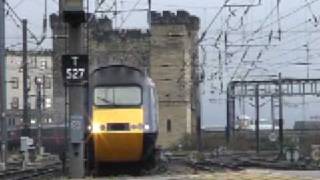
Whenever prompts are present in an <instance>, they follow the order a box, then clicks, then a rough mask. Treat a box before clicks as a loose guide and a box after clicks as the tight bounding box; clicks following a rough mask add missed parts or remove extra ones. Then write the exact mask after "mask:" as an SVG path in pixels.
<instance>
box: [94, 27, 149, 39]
mask: <svg viewBox="0 0 320 180" xmlns="http://www.w3.org/2000/svg"><path fill="white" fill-rule="evenodd" d="M93 36H94V37H95V39H97V41H101V40H110V41H117V40H143V39H145V38H149V37H150V32H149V31H144V30H141V29H125V30H122V29H121V30H120V29H116V30H109V31H100V32H97V31H95V32H93Z"/></svg>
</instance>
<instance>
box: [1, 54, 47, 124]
mask: <svg viewBox="0 0 320 180" xmlns="http://www.w3.org/2000/svg"><path fill="white" fill-rule="evenodd" d="M51 54H52V52H51V51H42V52H29V53H28V73H29V78H28V88H29V92H28V94H29V98H28V100H29V102H28V103H29V108H30V111H29V113H30V114H29V115H30V120H31V126H32V127H35V124H36V122H37V108H36V101H37V96H36V91H37V85H36V83H35V78H42V79H44V81H43V85H42V86H41V92H42V93H41V94H42V97H41V98H42V100H43V101H42V111H41V116H42V123H43V125H48V124H51V123H53V121H52V98H53V97H52V95H53V91H52V89H53V87H52V55H51ZM22 65H23V64H22V52H21V51H7V54H6V72H5V74H6V95H7V96H6V107H7V108H6V117H7V125H8V129H9V130H11V129H14V128H17V127H18V128H19V127H21V125H22V114H23V76H22V74H23V69H22Z"/></svg>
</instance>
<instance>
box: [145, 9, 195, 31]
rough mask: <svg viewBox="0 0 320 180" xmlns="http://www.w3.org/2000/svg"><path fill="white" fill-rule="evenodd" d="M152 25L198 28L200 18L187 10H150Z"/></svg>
mask: <svg viewBox="0 0 320 180" xmlns="http://www.w3.org/2000/svg"><path fill="white" fill-rule="evenodd" d="M151 23H152V25H186V26H187V27H188V28H189V29H190V30H199V28H200V19H199V18H198V17H196V16H193V15H190V14H189V13H188V12H187V11H183V10H180V11H177V12H176V13H173V12H171V11H163V12H162V13H159V12H156V11H152V12H151Z"/></svg>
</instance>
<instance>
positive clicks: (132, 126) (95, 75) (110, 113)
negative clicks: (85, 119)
mask: <svg viewBox="0 0 320 180" xmlns="http://www.w3.org/2000/svg"><path fill="white" fill-rule="evenodd" d="M89 78H90V79H89V82H90V83H89V97H90V98H89V103H88V104H89V117H90V120H89V121H90V123H89V126H88V127H89V132H88V147H89V148H88V151H87V152H88V153H87V154H88V160H89V164H90V169H99V167H100V166H103V165H104V164H114V163H132V162H142V163H151V162H154V160H155V154H156V140H157V136H158V129H159V128H158V114H159V113H158V98H157V91H156V88H155V84H154V82H153V81H152V79H151V78H150V77H149V76H148V75H147V73H145V72H143V71H141V70H139V69H137V68H134V67H129V66H125V65H112V66H106V67H100V68H98V69H95V70H94V71H93V72H92V73H91V74H90V77H89Z"/></svg>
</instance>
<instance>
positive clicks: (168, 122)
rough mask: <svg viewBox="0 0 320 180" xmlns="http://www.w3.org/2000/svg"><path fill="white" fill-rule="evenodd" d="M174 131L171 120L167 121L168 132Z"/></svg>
mask: <svg viewBox="0 0 320 180" xmlns="http://www.w3.org/2000/svg"><path fill="white" fill-rule="evenodd" d="M171 130H172V127H171V119H167V132H168V133H170V132H171Z"/></svg>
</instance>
